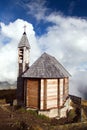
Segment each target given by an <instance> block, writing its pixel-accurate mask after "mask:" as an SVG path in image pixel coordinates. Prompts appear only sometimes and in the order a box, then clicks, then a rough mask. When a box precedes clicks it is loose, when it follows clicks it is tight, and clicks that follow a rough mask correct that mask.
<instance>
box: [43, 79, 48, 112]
mask: <svg viewBox="0 0 87 130" xmlns="http://www.w3.org/2000/svg"><path fill="white" fill-rule="evenodd" d="M43 109H44V110H46V109H47V80H46V79H44V94H43Z"/></svg>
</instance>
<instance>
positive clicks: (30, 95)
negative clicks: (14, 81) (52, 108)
mask: <svg viewBox="0 0 87 130" xmlns="http://www.w3.org/2000/svg"><path fill="white" fill-rule="evenodd" d="M38 95H39V81H38V80H27V93H26V106H27V107H30V108H38V98H39V97H38Z"/></svg>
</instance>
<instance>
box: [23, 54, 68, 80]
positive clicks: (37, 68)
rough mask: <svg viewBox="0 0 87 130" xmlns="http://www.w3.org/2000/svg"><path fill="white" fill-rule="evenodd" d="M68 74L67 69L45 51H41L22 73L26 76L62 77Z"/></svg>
mask: <svg viewBox="0 0 87 130" xmlns="http://www.w3.org/2000/svg"><path fill="white" fill-rule="evenodd" d="M69 76H70V74H69V73H68V71H67V70H66V69H65V68H64V67H63V66H62V65H61V64H60V63H59V62H58V61H57V60H56V58H55V57H53V56H51V55H49V54H47V53H43V54H42V55H41V56H40V58H38V59H37V60H36V61H35V62H34V63H33V64H32V65H31V67H30V68H29V69H28V70H26V71H25V73H24V74H23V75H22V77H26V78H63V77H69Z"/></svg>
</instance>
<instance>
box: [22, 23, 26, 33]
mask: <svg viewBox="0 0 87 130" xmlns="http://www.w3.org/2000/svg"><path fill="white" fill-rule="evenodd" d="M23 34H26V25H24V33H23Z"/></svg>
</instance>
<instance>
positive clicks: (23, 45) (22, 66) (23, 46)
mask: <svg viewBox="0 0 87 130" xmlns="http://www.w3.org/2000/svg"><path fill="white" fill-rule="evenodd" d="M29 53H30V45H29V41H28V38H27V35H26V26H24V33H23V36H22V38H21V40H20V42H19V45H18V67H19V71H18V76H20V75H21V74H22V73H23V72H25V71H26V70H27V69H28V68H29Z"/></svg>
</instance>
